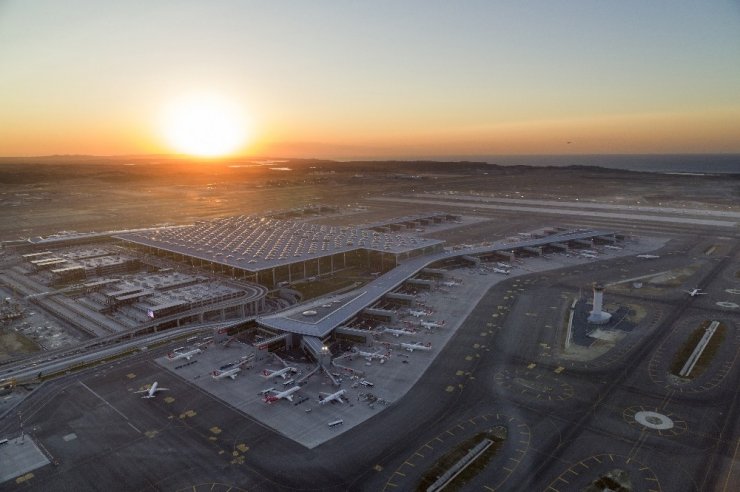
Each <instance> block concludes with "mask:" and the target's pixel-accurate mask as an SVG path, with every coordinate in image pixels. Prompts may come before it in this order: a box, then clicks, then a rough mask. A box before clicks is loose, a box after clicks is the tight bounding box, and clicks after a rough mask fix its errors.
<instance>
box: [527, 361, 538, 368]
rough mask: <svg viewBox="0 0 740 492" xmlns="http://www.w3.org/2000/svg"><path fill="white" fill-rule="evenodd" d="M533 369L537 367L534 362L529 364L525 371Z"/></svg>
mask: <svg viewBox="0 0 740 492" xmlns="http://www.w3.org/2000/svg"><path fill="white" fill-rule="evenodd" d="M535 367H537V364H535V363H534V362H532V363H531V364H529V365H528V366H527V369H534V368H535Z"/></svg>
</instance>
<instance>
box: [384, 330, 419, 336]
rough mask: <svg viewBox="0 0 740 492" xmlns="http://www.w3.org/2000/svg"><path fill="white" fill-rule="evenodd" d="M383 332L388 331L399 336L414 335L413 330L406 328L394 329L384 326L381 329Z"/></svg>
mask: <svg viewBox="0 0 740 492" xmlns="http://www.w3.org/2000/svg"><path fill="white" fill-rule="evenodd" d="M383 333H390V334H391V335H393V336H396V337H400V336H406V335H416V333H414V332H413V331H408V330H394V329H393V328H386V329H385V330H383Z"/></svg>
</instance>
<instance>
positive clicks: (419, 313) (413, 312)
mask: <svg viewBox="0 0 740 492" xmlns="http://www.w3.org/2000/svg"><path fill="white" fill-rule="evenodd" d="M409 314H410V315H411V316H413V317H414V318H420V317H422V316H426V315H427V314H428V313H427V312H426V311H422V310H421V309H410V310H409Z"/></svg>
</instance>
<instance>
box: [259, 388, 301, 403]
mask: <svg viewBox="0 0 740 492" xmlns="http://www.w3.org/2000/svg"><path fill="white" fill-rule="evenodd" d="M300 389H301V387H300V386H293V387H292V388H290V389H287V390H285V391H275V390H272V391H270V393H271V394H267V395H265V397H264V398H263V401H264V402H265V403H272V402H275V401H278V400H282V399H286V400H288V401H293V393H295V392H296V391H298V390H300Z"/></svg>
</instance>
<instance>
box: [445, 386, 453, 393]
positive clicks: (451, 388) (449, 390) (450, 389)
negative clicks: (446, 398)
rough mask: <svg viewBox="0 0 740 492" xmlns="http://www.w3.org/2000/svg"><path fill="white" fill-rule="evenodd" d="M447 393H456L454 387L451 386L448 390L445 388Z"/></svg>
mask: <svg viewBox="0 0 740 492" xmlns="http://www.w3.org/2000/svg"><path fill="white" fill-rule="evenodd" d="M445 391H446V392H448V393H452V392H453V391H455V387H454V386H452V385H449V386H447V388H445Z"/></svg>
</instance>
